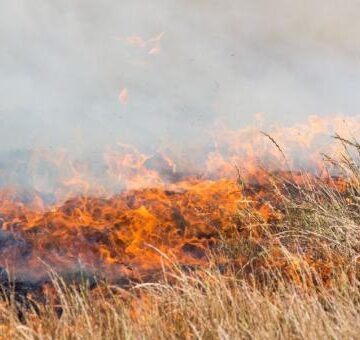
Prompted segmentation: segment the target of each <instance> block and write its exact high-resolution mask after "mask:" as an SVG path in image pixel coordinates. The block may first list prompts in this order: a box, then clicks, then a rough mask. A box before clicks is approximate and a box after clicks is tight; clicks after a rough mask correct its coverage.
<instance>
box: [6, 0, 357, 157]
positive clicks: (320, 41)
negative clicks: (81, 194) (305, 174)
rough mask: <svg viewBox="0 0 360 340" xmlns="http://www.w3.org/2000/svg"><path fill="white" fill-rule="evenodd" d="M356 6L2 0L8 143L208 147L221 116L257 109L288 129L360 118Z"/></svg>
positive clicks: (235, 118) (244, 119) (248, 114)
mask: <svg viewBox="0 0 360 340" xmlns="http://www.w3.org/2000/svg"><path fill="white" fill-rule="evenodd" d="M359 9H360V3H359V2H358V1H356V0H333V1H329V0H326V1H325V0H320V1H316V2H315V1H311V0H304V1H290V0H276V1H268V0H253V1H243V0H236V1H235V0H221V1H220V0H207V1H205V0H198V1H190V0H182V1H179V0H178V1H175V0H173V1H171V0H153V1H140V0H131V1H130V0H128V1H125V0H117V1H116V0H103V1H95V0H76V1H74V0H71V1H70V0H52V1H45V0H31V1H29V0H3V1H1V3H0V41H1V53H0V150H3V151H6V150H13V149H32V148H39V147H60V146H61V147H66V148H70V149H72V150H76V149H77V148H79V149H86V148H88V149H96V148H101V147H102V146H103V145H105V144H109V143H114V142H115V141H117V140H122V141H126V142H128V143H131V144H135V145H137V146H142V147H144V146H146V148H148V149H156V148H158V147H159V146H160V145H163V144H164V143H165V144H166V143H168V144H192V143H193V144H196V143H200V142H201V141H203V138H204V131H206V130H208V129H210V128H211V127H212V126H213V124H214V122H215V121H218V120H222V121H224V122H226V123H227V124H229V125H231V126H232V127H241V126H244V125H247V124H250V123H251V122H252V119H253V117H254V114H255V113H257V112H265V113H266V119H267V121H269V122H274V121H277V122H283V123H284V124H292V123H294V122H297V121H300V120H302V119H304V118H305V117H306V116H308V115H309V114H312V113H317V114H319V115H322V116H326V115H329V114H330V113H336V112H343V113H345V114H348V115H353V114H356V113H358V112H359V110H358V100H357V97H358V94H357V90H358V89H359V88H360V67H359V66H360V65H359V64H360V61H359V57H358V56H359V55H360V54H359V53H360V42H359V39H358V37H359V33H360V22H359V20H358V15H357V13H358V12H359ZM123 91H125V92H123ZM121 93H123V94H124V93H126V98H125V97H121V96H120V97H119V95H120V94H121ZM124 99H126V100H124Z"/></svg>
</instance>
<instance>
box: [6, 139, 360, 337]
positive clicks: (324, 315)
mask: <svg viewBox="0 0 360 340" xmlns="http://www.w3.org/2000/svg"><path fill="white" fill-rule="evenodd" d="M339 140H340V142H341V143H343V146H344V154H343V155H342V157H341V158H340V159H339V160H337V161H336V162H334V160H332V159H330V158H328V160H329V161H331V162H332V163H336V166H337V167H338V169H339V170H340V171H342V175H343V176H346V178H347V179H348V180H347V184H346V189H345V191H342V192H339V191H338V190H336V189H334V187H335V186H334V185H333V184H334V183H330V184H329V183H325V182H323V181H320V180H319V181H317V182H316V183H315V184H314V182H313V181H312V180H308V181H307V182H306V185H305V186H301V187H297V188H295V189H296V190H295V189H294V188H293V187H289V183H288V180H286V179H279V178H274V181H273V192H274V193H275V195H278V199H279V202H280V204H279V207H278V208H279V209H281V210H282V214H283V216H285V217H284V218H283V219H281V220H279V221H266V222H265V221H263V220H262V219H261V218H259V216H255V215H254V214H253V213H252V211H253V210H252V209H249V210H247V209H244V210H243V211H241V212H239V216H238V220H239V225H238V227H239V228H238V230H239V231H238V234H237V235H238V237H234V235H232V238H231V239H229V238H228V237H227V236H226V235H224V240H223V247H222V249H221V254H220V255H221V256H219V253H217V254H213V255H212V257H211V261H210V262H211V263H212V265H210V266H209V267H208V268H203V269H199V270H196V271H193V272H190V273H189V272H187V273H185V272H184V271H183V270H181V269H180V268H179V267H177V266H176V265H173V266H171V267H167V269H166V270H164V275H163V278H162V279H161V280H159V281H158V282H156V283H144V284H138V285H134V286H133V287H131V288H129V289H127V290H124V289H122V288H120V287H116V286H112V285H110V284H106V283H99V285H98V287H97V288H96V289H93V290H91V289H89V287H88V286H87V285H86V283H84V284H82V285H80V286H79V285H77V286H75V285H71V284H66V283H65V282H64V281H63V280H62V278H60V277H58V276H56V275H55V274H53V286H54V290H55V293H52V294H50V295H49V296H50V298H49V300H48V301H47V303H39V304H36V307H35V304H34V305H33V307H30V308H27V309H26V310H25V309H24V307H22V306H18V305H17V303H16V302H14V300H13V299H12V298H11V296H7V298H6V299H5V300H4V301H3V302H2V303H1V304H0V336H1V337H2V338H4V339H5V338H6V339H9V338H26V339H90V338H91V339H149V338H151V339H152V338H155V339H179V338H180V339H182V338H185V339H188V338H189V339H192V338H201V339H203V338H204V339H234V338H244V339H273V338H281V339H343V338H347V339H357V338H360V289H359V288H360V281H359V277H360V276H359V272H360V268H359V266H360V261H359V256H360V175H359V174H360V169H359V163H358V161H357V159H356V157H357V156H359V155H360V147H359V145H358V144H357V143H355V142H350V141H345V140H343V139H340V137H339ZM350 148H351V149H352V151H350V150H349V149H350ZM294 190H295V192H296V195H294ZM284 192H285V193H286V192H287V193H286V194H284ZM244 236H246V237H244ZM220 257H221V258H222V259H224V258H226V259H227V261H225V263H226V264H227V265H226V266H223V265H220V264H219V262H220V261H219V260H218V259H219V258H220ZM238 258H246V259H249V260H248V261H247V262H246V264H245V265H244V264H241V265H237V264H236V263H237V262H236V259H238ZM164 261H165V260H164ZM52 296H53V297H54V299H51V297H52ZM55 297H56V298H55ZM20 309H23V310H22V313H20V314H21V318H19V310H20Z"/></svg>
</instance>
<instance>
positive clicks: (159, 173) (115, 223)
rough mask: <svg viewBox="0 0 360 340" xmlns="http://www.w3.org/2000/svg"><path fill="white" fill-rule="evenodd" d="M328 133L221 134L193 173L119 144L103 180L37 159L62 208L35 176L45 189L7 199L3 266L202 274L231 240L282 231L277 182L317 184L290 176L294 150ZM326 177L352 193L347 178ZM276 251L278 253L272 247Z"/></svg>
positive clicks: (320, 125)
mask: <svg viewBox="0 0 360 340" xmlns="http://www.w3.org/2000/svg"><path fill="white" fill-rule="evenodd" d="M338 123H339V125H341V124H340V121H338ZM327 125H328V123H327V122H326V121H325V120H322V119H320V118H319V119H315V118H311V119H310V121H309V126H310V127H309V131H306V129H305V128H304V127H301V126H300V127H298V129H299V130H303V131H302V135H301V136H300V137H299V135H298V134H297V133H294V130H293V129H294V128H288V129H285V130H281V131H282V133H280V129H279V130H276V129H275V131H274V134H273V135H266V136H267V137H268V138H270V139H271V141H269V140H268V139H267V137H266V136H264V135H262V134H258V135H256V136H255V134H254V130H252V129H249V128H247V129H244V130H241V131H240V132H239V131H238V132H236V131H231V130H227V131H223V130H221V129H218V131H217V132H218V134H217V135H216V136H215V137H214V140H215V147H214V148H213V149H212V150H210V152H208V154H207V155H206V157H204V160H203V161H202V162H199V164H197V165H196V166H194V168H193V169H192V171H189V170H187V169H185V168H182V167H181V163H180V162H178V161H177V159H176V157H175V158H172V157H171V156H170V154H169V153H167V152H165V151H162V150H159V151H158V152H157V153H155V154H153V155H149V154H144V153H141V152H139V151H138V150H137V149H136V148H134V147H133V146H130V145H126V144H120V143H119V144H117V145H116V146H113V147H109V148H108V149H107V150H106V152H105V153H104V155H103V162H104V164H105V166H104V168H103V171H102V173H101V176H100V177H99V176H96V175H94V174H92V173H91V166H90V165H89V164H86V163H82V162H78V163H76V162H74V161H72V160H71V158H70V157H69V156H67V155H66V154H65V153H63V152H62V153H59V154H58V155H57V154H53V155H52V154H51V153H50V152H37V153H34V155H33V157H32V160H31V163H32V164H31V166H32V167H33V170H34V174H36V169H37V167H39V166H40V167H41V166H46V167H48V168H51V169H52V168H54V169H57V171H56V173H57V176H55V178H56V180H55V183H51V185H53V187H54V188H56V190H54V192H55V204H48V202H47V201H46V199H45V198H44V197H47V196H44V193H43V191H42V190H41V189H43V188H44V187H47V186H49V185H50V183H49V182H47V180H46V176H43V177H42V178H41V176H35V175H34V179H35V184H36V188H37V189H38V190H34V191H32V192H31V193H24V194H22V193H21V191H19V190H17V189H8V190H2V191H1V192H0V255H1V257H0V267H4V268H9V269H10V270H11V271H14V272H16V273H18V274H19V275H20V274H22V275H26V276H27V277H32V278H34V279H35V278H39V277H43V276H45V275H46V272H47V271H48V269H49V267H50V268H53V269H55V270H56V271H58V272H71V271H74V270H75V271H76V270H79V269H81V270H86V271H89V272H94V273H100V274H101V275H106V277H108V278H110V279H114V280H117V279H118V278H122V277H126V278H128V279H139V278H143V277H146V276H148V275H151V274H152V273H154V272H156V271H158V270H159V269H161V268H162V266H164V263H165V262H167V263H173V262H175V263H178V264H179V265H184V266H204V265H206V264H207V263H208V262H209V254H210V253H211V252H212V251H217V250H218V249H219V245H220V244H221V240H222V239H223V238H224V237H230V238H233V239H236V240H239V237H241V238H242V241H244V240H248V241H249V242H262V240H263V239H264V238H266V232H265V231H266V230H270V229H271V228H280V229H281V223H282V222H281V221H282V220H283V217H284V216H283V211H282V209H281V204H280V201H279V197H278V193H277V192H276V190H275V189H274V188H275V187H274V186H273V181H274V176H275V175H279V174H280V175H281V176H282V177H283V178H284V179H285V180H286V181H287V182H288V183H290V184H291V183H292V184H291V185H292V187H293V188H296V187H297V186H303V185H304V180H305V179H306V180H307V181H310V182H311V181H313V183H314V185H316V180H315V179H316V176H315V175H312V174H310V173H307V174H305V173H304V172H296V171H293V170H289V168H290V166H291V165H292V164H294V163H292V161H291V159H290V158H288V157H289V156H288V155H289V154H290V153H291V149H290V147H292V146H294V145H295V142H296V143H297V144H296V145H297V146H296V148H297V149H296V150H297V151H299V150H302V152H305V150H309V148H310V149H311V148H312V147H314V145H315V144H316V142H315V140H316V138H317V136H318V134H319V133H320V134H321V133H323V132H324V131H327ZM354 126H355V125H354ZM310 130H311V131H312V130H314V132H310ZM273 136H274V137H273ZM304 136H306V139H305V141H302V138H305V137H304ZM274 143H275V144H276V145H275V146H274V145H273V144H274ZM269 144H270V146H269ZM284 145H287V146H288V147H287V148H285V147H284ZM330 149H331V148H330ZM52 156H53V157H52ZM258 158H263V159H265V161H266V165H267V166H266V167H264V163H261V162H260V163H259V162H258ZM309 158H310V159H311V157H309ZM189 159H191V155H190V154H189ZM313 160H314V164H318V163H317V159H316V158H313ZM289 163H290V165H289ZM275 165H276V166H275ZM61 167H65V168H63V169H62V168H61ZM200 168H202V169H204V170H203V171H202V172H201V171H200V170H199V169H200ZM304 175H306V176H304ZM321 176H323V177H324V175H321V172H320V177H321ZM324 178H326V177H324ZM328 179H329V185H331V186H332V187H334V188H336V189H337V190H338V191H340V192H345V190H346V187H347V183H346V181H345V179H343V178H341V177H337V178H331V177H328ZM290 184H289V185H290ZM51 185H50V186H51ZM25 198H26V199H25ZM274 226H275V227H274ZM264 230H265V231H264ZM276 230H277V229H276ZM271 249H272V250H271V251H272V252H273V253H274V254H278V253H279V251H280V250H279V249H280V248H279V246H278V245H276V244H275V243H274V245H272V246H271ZM274 258H277V260H274V262H273V265H276V263H277V262H279V263H281V261H282V260H281V256H280V255H279V256H275V257H274ZM248 260H249V259H247V258H241V257H240V258H237V259H235V260H234V263H237V265H238V266H239V267H242V266H244V265H245V264H246V263H247V261H248ZM298 260H299V259H297V260H296V261H298ZM219 261H220V262H221V256H220V257H219ZM296 261H295V262H296ZM299 261H300V260H299ZM304 261H305V260H304ZM295 262H294V263H295ZM267 263H268V265H269V262H267Z"/></svg>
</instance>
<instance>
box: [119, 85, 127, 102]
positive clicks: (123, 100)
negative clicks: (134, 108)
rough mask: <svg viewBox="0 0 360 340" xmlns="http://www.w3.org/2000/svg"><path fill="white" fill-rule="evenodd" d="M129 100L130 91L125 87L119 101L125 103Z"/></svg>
mask: <svg viewBox="0 0 360 340" xmlns="http://www.w3.org/2000/svg"><path fill="white" fill-rule="evenodd" d="M128 100H129V91H128V89H127V88H126V87H125V88H123V89H122V90H121V91H120V93H119V101H120V103H122V104H124V105H125V104H127V103H128Z"/></svg>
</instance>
